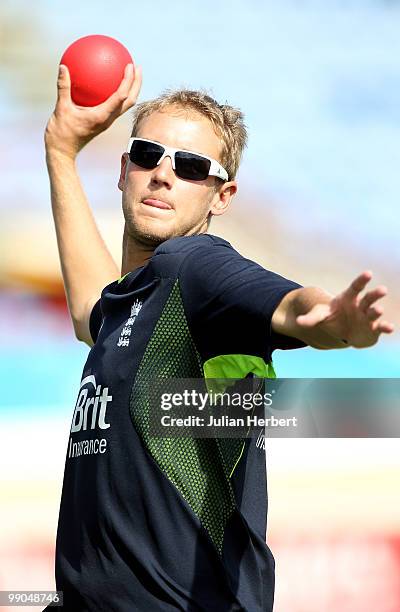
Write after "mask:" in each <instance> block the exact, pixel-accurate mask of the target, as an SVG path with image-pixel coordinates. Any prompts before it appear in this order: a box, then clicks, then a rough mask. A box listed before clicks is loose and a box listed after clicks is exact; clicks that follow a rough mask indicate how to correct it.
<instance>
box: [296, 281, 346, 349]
mask: <svg viewBox="0 0 400 612" xmlns="http://www.w3.org/2000/svg"><path fill="white" fill-rule="evenodd" d="M289 295H290V294H289ZM332 297H333V296H332V295H331V294H329V293H328V292H327V291H325V290H324V289H321V288H319V287H303V288H301V289H296V290H295V291H292V292H291V300H290V306H289V308H288V310H287V313H286V327H287V331H286V332H285V333H287V335H290V336H293V337H294V338H298V339H299V340H302V341H303V342H305V343H306V344H308V345H309V346H312V347H313V348H317V349H322V350H323V349H338V348H348V344H347V342H346V340H345V339H344V338H341V337H340V333H339V331H338V332H337V335H336V333H335V330H334V329H333V330H332V331H330V333H327V332H326V331H325V330H324V329H323V325H324V324H323V323H321V324H320V325H317V326H316V327H312V328H304V327H303V326H300V325H299V324H298V323H296V318H297V317H298V316H299V315H303V314H306V313H308V312H309V311H310V310H311V309H312V308H313V306H314V305H315V304H329V302H330V301H331V300H332Z"/></svg>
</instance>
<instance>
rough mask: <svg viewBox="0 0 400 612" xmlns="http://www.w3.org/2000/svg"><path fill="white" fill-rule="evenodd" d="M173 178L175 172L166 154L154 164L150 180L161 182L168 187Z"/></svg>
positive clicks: (156, 182)
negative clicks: (157, 163) (159, 161)
mask: <svg viewBox="0 0 400 612" xmlns="http://www.w3.org/2000/svg"><path fill="white" fill-rule="evenodd" d="M174 179H175V172H174V170H173V168H172V160H171V158H170V157H168V156H166V157H164V159H163V160H162V162H161V163H160V164H159V165H158V166H156V167H155V168H154V170H153V172H152V177H151V182H152V183H153V184H155V185H156V184H163V185H166V186H168V187H170V186H171V185H172V183H173V181H174Z"/></svg>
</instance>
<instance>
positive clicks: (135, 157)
mask: <svg viewBox="0 0 400 612" xmlns="http://www.w3.org/2000/svg"><path fill="white" fill-rule="evenodd" d="M127 152H128V154H129V159H130V160H131V162H132V163H133V164H136V165H137V166H140V167H141V168H146V169H147V170H152V169H153V168H155V167H156V166H159V165H160V164H161V162H162V160H163V159H164V157H170V158H171V163H172V168H173V170H174V171H175V173H176V175H177V176H179V177H180V178H182V179H188V180H190V181H203V180H204V179H206V178H207V177H208V176H217V177H218V178H220V179H222V180H223V181H227V180H228V173H227V171H226V170H225V168H223V167H222V166H221V164H219V163H218V162H217V161H216V160H215V159H212V158H211V157H207V156H206V155H201V154H200V153H195V152H194V151H185V150H182V149H175V148H174V147H167V146H165V145H163V144H160V143H159V142H154V140H147V138H137V137H135V136H134V137H132V138H130V139H129V143H128V149H127Z"/></svg>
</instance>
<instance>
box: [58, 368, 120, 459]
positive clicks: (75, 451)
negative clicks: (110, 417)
mask: <svg viewBox="0 0 400 612" xmlns="http://www.w3.org/2000/svg"><path fill="white" fill-rule="evenodd" d="M112 399H113V398H112V395H110V394H109V392H108V387H102V386H101V385H98V384H97V383H96V378H95V376H94V375H91V376H86V377H85V378H84V379H83V380H82V382H81V384H80V387H79V394H78V399H77V400H76V404H75V410H74V416H73V417H72V425H71V436H70V438H69V443H68V458H73V457H80V456H81V455H97V454H99V453H100V454H104V453H105V452H106V450H107V440H106V438H99V437H93V438H87V439H84V440H77V441H76V442H75V441H74V438H73V435H72V434H75V433H78V432H82V431H87V432H89V431H93V432H94V433H99V432H100V431H102V430H104V429H108V428H109V427H110V426H111V425H110V423H108V422H107V420H106V419H107V408H108V407H109V404H110V403H111V402H112Z"/></svg>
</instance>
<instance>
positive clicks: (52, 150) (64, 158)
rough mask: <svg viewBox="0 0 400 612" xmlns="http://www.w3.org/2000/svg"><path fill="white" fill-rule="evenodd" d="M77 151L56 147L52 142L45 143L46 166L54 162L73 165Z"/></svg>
mask: <svg viewBox="0 0 400 612" xmlns="http://www.w3.org/2000/svg"><path fill="white" fill-rule="evenodd" d="M76 157H77V152H75V151H73V150H69V149H68V148H66V147H57V146H55V145H54V144H52V145H48V144H47V143H46V163H47V165H48V166H52V165H54V164H58V163H62V164H70V165H75V161H76Z"/></svg>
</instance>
